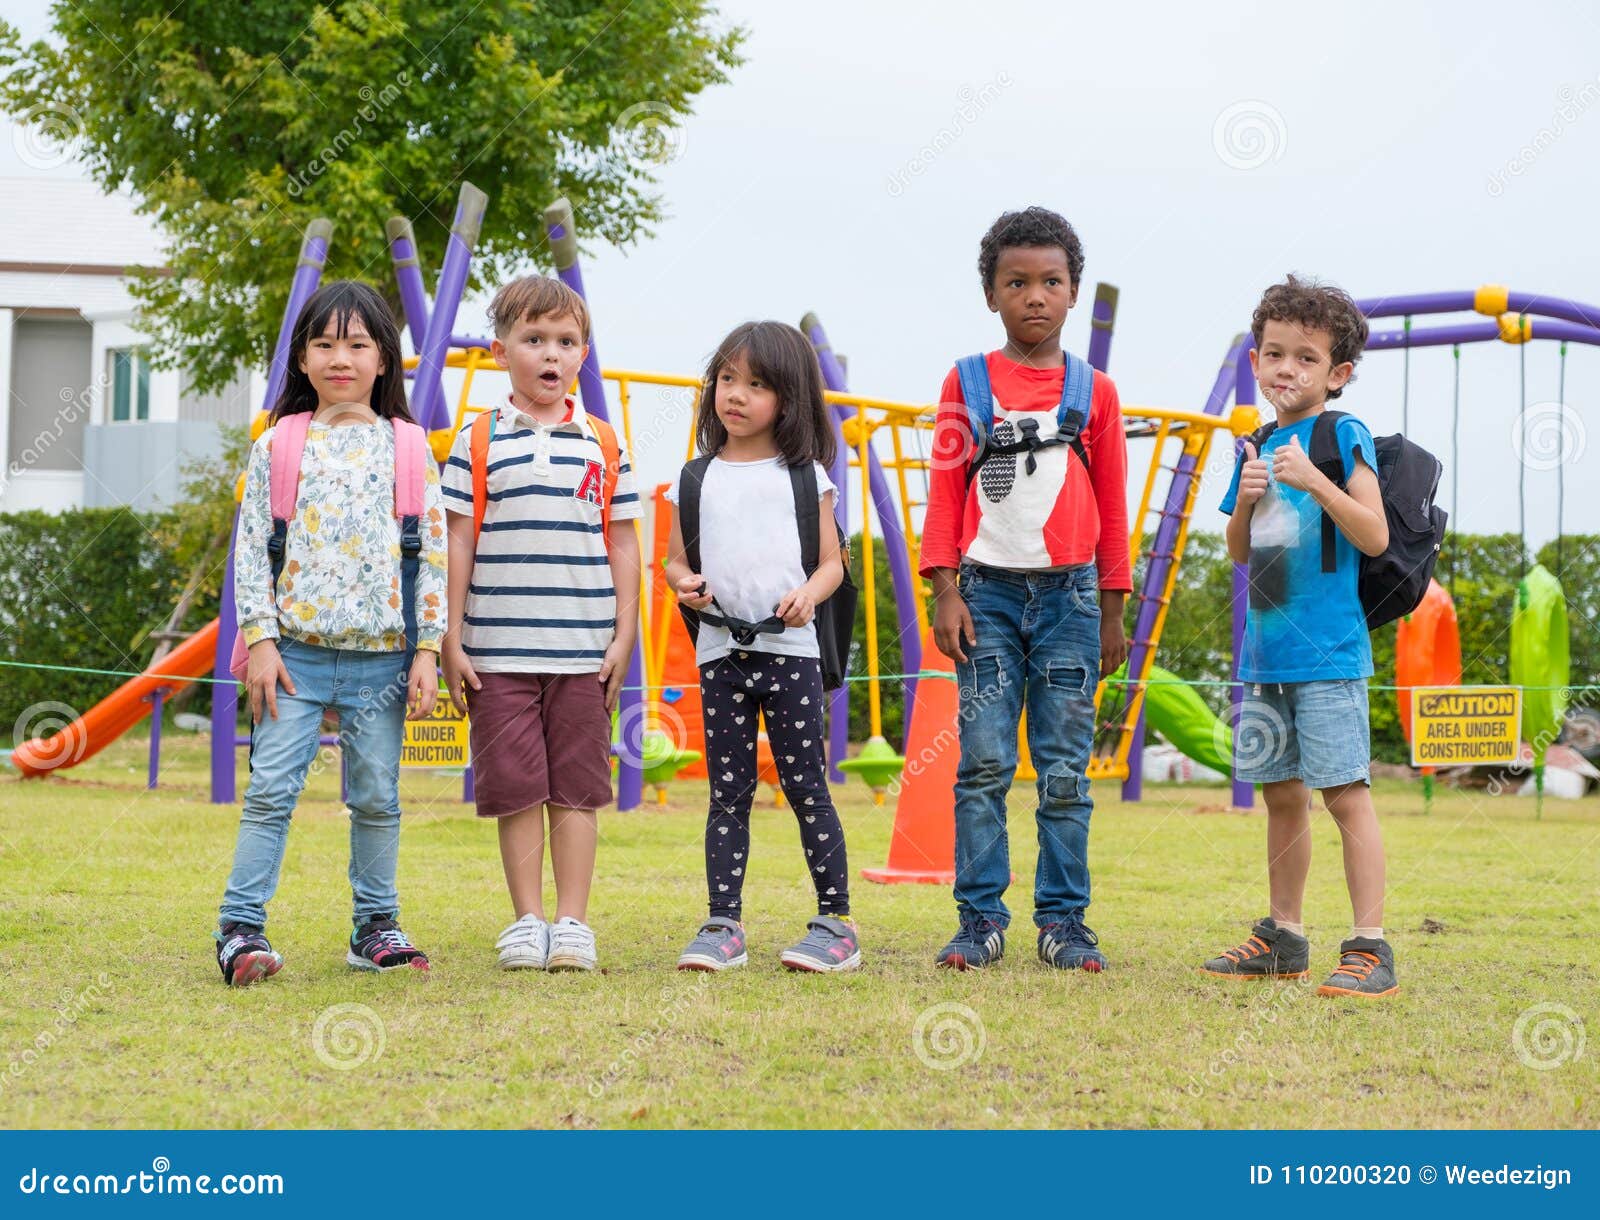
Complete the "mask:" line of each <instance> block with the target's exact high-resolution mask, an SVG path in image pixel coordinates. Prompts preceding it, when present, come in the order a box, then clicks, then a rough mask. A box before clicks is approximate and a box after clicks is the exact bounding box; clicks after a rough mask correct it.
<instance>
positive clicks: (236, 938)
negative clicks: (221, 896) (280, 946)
mask: <svg viewBox="0 0 1600 1220" xmlns="http://www.w3.org/2000/svg"><path fill="white" fill-rule="evenodd" d="M212 935H213V937H214V938H215V940H216V942H217V968H218V969H219V970H221V971H222V981H223V982H224V983H226V984H227V985H228V986H229V987H248V986H249V985H250V984H251V983H254V982H255V981H256V980H258V979H264V978H269V977H271V976H272V975H274V974H277V973H278V971H279V970H281V969H283V958H282V957H280V956H278V954H277V953H275V952H273V949H272V946H271V945H269V944H268V943H267V938H266V937H265V936H264V935H263V934H262V932H261V929H260V928H258V927H255V926H254V925H253V924H247V923H225V924H223V925H222V926H221V927H220V928H218V929H217V931H216V932H214V933H212Z"/></svg>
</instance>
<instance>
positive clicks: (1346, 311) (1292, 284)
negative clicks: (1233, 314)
mask: <svg viewBox="0 0 1600 1220" xmlns="http://www.w3.org/2000/svg"><path fill="white" fill-rule="evenodd" d="M1268 322H1288V323H1290V324H1292V325H1294V326H1298V327H1300V328H1301V329H1303V330H1323V331H1327V332H1328V339H1329V342H1330V344H1331V347H1330V350H1329V352H1328V355H1329V357H1330V359H1331V361H1332V364H1333V366H1334V367H1335V368H1337V367H1338V366H1339V365H1341V364H1344V363H1345V362H1347V361H1348V362H1349V363H1351V364H1354V363H1356V362H1357V361H1358V360H1360V359H1361V352H1362V349H1363V348H1365V347H1366V346H1367V319H1366V318H1365V317H1364V316H1363V315H1362V313H1361V310H1360V309H1358V308H1357V307H1356V303H1355V301H1354V300H1353V299H1352V298H1351V296H1350V294H1349V293H1348V292H1346V291H1345V290H1344V289H1343V288H1338V287H1335V286H1334V285H1333V284H1324V283H1321V282H1320V281H1318V280H1314V279H1309V278H1302V277H1300V276H1297V275H1293V274H1291V275H1290V276H1289V277H1288V278H1287V279H1285V280H1284V281H1283V283H1281V284H1274V285H1273V286H1272V287H1271V288H1268V289H1267V290H1266V292H1264V293H1262V294H1261V303H1260V304H1259V305H1257V306H1256V311H1255V313H1254V314H1253V315H1251V318H1250V336H1251V338H1253V339H1254V340H1255V341H1256V346H1257V347H1260V346H1261V332H1262V331H1264V330H1265V329H1266V327H1267V323H1268ZM1354 380H1355V376H1354V375H1353V374H1352V375H1351V377H1350V381H1354ZM1350 381H1347V382H1345V385H1349V384H1350ZM1341 393H1343V387H1341V388H1340V389H1337V390H1329V391H1328V397H1329V398H1337V397H1339V395H1340V394H1341Z"/></svg>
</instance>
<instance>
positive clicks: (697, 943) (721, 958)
mask: <svg viewBox="0 0 1600 1220" xmlns="http://www.w3.org/2000/svg"><path fill="white" fill-rule="evenodd" d="M749 960H750V956H749V954H747V953H746V952H745V950H744V925H743V924H741V923H740V922H739V921H738V920H737V919H729V918H728V917H727V916H726V915H713V916H712V917H711V918H710V919H708V920H706V921H705V923H703V924H701V925H700V931H699V932H698V933H696V934H695V938H694V939H693V940H691V941H690V942H689V947H688V948H687V949H685V950H684V951H683V952H682V953H680V954H679V955H678V969H679V970H708V971H711V972H712V973H713V974H714V973H716V972H717V971H718V970H727V969H728V968H729V967H732V966H742V965H744V964H745V963H746V962H747V961H749Z"/></svg>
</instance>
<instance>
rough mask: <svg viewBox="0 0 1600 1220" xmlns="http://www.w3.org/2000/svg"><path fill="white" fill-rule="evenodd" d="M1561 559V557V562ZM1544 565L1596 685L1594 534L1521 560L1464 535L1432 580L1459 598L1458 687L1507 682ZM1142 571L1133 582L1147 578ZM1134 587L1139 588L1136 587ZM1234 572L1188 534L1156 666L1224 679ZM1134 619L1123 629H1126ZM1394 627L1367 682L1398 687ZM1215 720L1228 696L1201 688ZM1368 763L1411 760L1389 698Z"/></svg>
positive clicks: (1219, 552) (1507, 540)
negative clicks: (1526, 582)
mask: <svg viewBox="0 0 1600 1220" xmlns="http://www.w3.org/2000/svg"><path fill="white" fill-rule="evenodd" d="M1558 550H1559V556H1558ZM1534 562H1538V563H1542V564H1544V565H1545V567H1547V568H1549V569H1550V571H1551V572H1552V573H1554V574H1555V576H1556V578H1557V579H1559V580H1560V581H1561V584H1562V587H1563V589H1564V590H1565V591H1566V595H1567V620H1568V624H1569V628H1570V635H1571V644H1572V684H1573V685H1574V686H1583V685H1596V684H1600V630H1597V629H1596V628H1597V625H1600V535H1595V534H1580V535H1572V536H1569V537H1567V538H1565V539H1564V540H1563V541H1562V543H1561V545H1560V547H1559V548H1558V547H1557V545H1556V544H1555V543H1554V542H1551V543H1547V544H1546V545H1545V546H1543V547H1541V548H1540V549H1539V551H1538V553H1537V554H1536V555H1527V554H1526V553H1525V552H1524V551H1523V548H1522V546H1521V544H1520V543H1519V541H1518V539H1517V536H1516V535H1515V534H1490V535H1484V534H1460V535H1456V536H1454V537H1452V538H1451V539H1450V540H1449V542H1448V544H1447V546H1446V548H1445V552H1444V554H1443V556H1441V559H1440V563H1439V567H1438V570H1437V572H1436V573H1435V575H1436V577H1437V579H1438V580H1439V582H1440V583H1441V584H1443V585H1444V586H1445V587H1446V588H1448V589H1451V590H1452V592H1453V595H1454V597H1455V603H1456V618H1457V622H1458V624H1459V626H1460V629H1461V661H1462V664H1461V669H1462V675H1461V676H1462V681H1464V682H1468V683H1482V684H1494V683H1499V682H1504V681H1505V680H1506V675H1507V673H1508V672H1509V669H1510V656H1509V649H1510V643H1511V603H1512V598H1513V596H1514V595H1515V593H1516V588H1517V580H1518V577H1519V576H1520V574H1521V571H1522V565H1523V564H1524V563H1528V564H1532V563H1534ZM1143 574H1144V573H1143V567H1142V565H1141V567H1140V570H1139V574H1138V575H1139V579H1140V580H1142V578H1143ZM1136 583H1138V582H1137V581H1136ZM1231 591H1232V572H1231V565H1230V563H1229V562H1228V557H1227V546H1226V543H1225V542H1224V541H1223V538H1222V536H1221V535H1220V534H1212V533H1193V534H1190V536H1189V545H1188V549H1187V551H1186V552H1185V553H1184V557H1183V566H1182V571H1181V573H1180V576H1179V580H1178V584H1177V587H1176V588H1175V589H1174V591H1173V596H1172V605H1171V607H1170V609H1169V610H1168V613H1167V622H1166V628H1165V630H1164V631H1163V633H1162V640H1161V644H1160V647H1159V649H1158V651H1157V657H1156V659H1157V661H1158V662H1159V663H1160V664H1161V665H1162V666H1163V667H1164V668H1166V669H1170V670H1172V671H1173V672H1174V673H1176V674H1178V675H1179V676H1180V677H1184V678H1190V679H1197V680H1199V679H1204V680H1210V681H1218V680H1226V679H1227V678H1228V677H1229V676H1230V675H1229V665H1230V664H1231V658H1232V629H1233V627H1232V624H1233V619H1232V613H1231V609H1230V601H1229V598H1230V595H1231ZM1132 620H1133V615H1132V610H1131V608H1130V611H1129V624H1130V626H1129V630H1130V632H1131V630H1132V626H1131V625H1132ZM1394 642H1395V627H1394V625H1393V624H1391V625H1389V626H1387V627H1384V628H1382V629H1381V630H1379V631H1376V632H1374V633H1373V636H1372V660H1373V666H1374V670H1375V676H1374V678H1373V681H1374V682H1375V683H1377V684H1380V685H1389V684H1392V683H1393V682H1394ZM1201 694H1202V695H1203V696H1204V697H1205V699H1206V701H1207V702H1208V703H1210V704H1211V705H1212V707H1213V709H1215V710H1216V711H1217V712H1218V714H1219V715H1220V714H1221V713H1222V711H1223V710H1224V709H1225V707H1226V703H1227V692H1226V690H1224V689H1221V688H1217V687H1209V688H1202V689H1201ZM1372 751H1373V756H1374V757H1376V758H1379V759H1382V760H1384V761H1387V762H1405V761H1407V760H1408V758H1409V754H1408V751H1407V749H1406V745H1405V737H1404V735H1403V733H1402V732H1401V728H1400V716H1399V711H1398V709H1397V707H1396V704H1395V696H1394V692H1393V691H1374V692H1373V694H1372Z"/></svg>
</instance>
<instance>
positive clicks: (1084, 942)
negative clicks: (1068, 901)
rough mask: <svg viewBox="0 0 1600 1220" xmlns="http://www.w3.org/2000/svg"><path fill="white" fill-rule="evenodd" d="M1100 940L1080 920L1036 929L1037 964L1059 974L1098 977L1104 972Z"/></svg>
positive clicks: (1068, 920) (1103, 958)
mask: <svg viewBox="0 0 1600 1220" xmlns="http://www.w3.org/2000/svg"><path fill="white" fill-rule="evenodd" d="M1099 944H1100V938H1099V937H1098V936H1096V935H1095V934H1094V933H1093V932H1091V931H1090V930H1089V929H1088V928H1086V927H1085V926H1084V924H1083V921H1082V920H1081V919H1063V920H1060V921H1058V922H1056V923H1047V924H1045V925H1044V927H1042V928H1040V929H1039V960H1040V961H1041V962H1043V963H1044V964H1045V965H1047V966H1054V967H1056V968H1057V969H1058V970H1087V971H1088V972H1089V973H1090V974H1099V973H1100V972H1101V971H1102V970H1104V969H1105V968H1106V957H1105V954H1103V953H1101V952H1100V949H1099Z"/></svg>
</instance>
